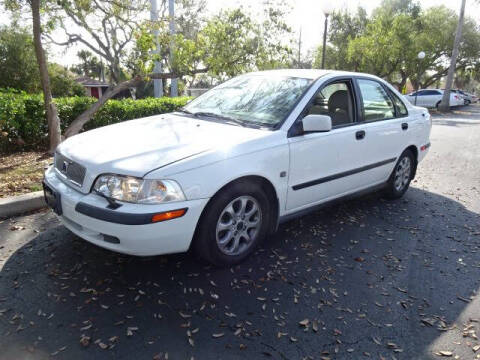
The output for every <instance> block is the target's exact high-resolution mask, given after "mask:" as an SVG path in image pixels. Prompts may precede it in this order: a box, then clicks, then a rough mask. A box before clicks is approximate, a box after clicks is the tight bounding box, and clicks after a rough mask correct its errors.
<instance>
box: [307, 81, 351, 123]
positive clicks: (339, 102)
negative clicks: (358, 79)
mask: <svg viewBox="0 0 480 360" xmlns="http://www.w3.org/2000/svg"><path fill="white" fill-rule="evenodd" d="M310 114H313V115H328V116H330V118H331V119H332V126H333V127H335V126H340V125H345V124H349V123H352V122H353V101H352V92H351V90H350V83H349V82H336V83H333V84H328V85H327V86H325V87H324V88H322V89H321V90H319V91H318V92H317V93H316V94H315V96H314V98H313V102H312V104H311V105H310V107H309V108H308V109H307V115H310Z"/></svg>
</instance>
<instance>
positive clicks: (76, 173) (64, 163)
mask: <svg viewBox="0 0 480 360" xmlns="http://www.w3.org/2000/svg"><path fill="white" fill-rule="evenodd" d="M55 168H56V169H57V170H58V171H59V172H60V174H62V175H64V176H65V177H66V178H67V179H68V180H70V181H71V182H72V183H74V184H75V185H78V186H80V187H81V186H82V185H83V179H84V178H85V168H84V167H83V166H82V165H80V164H78V163H76V162H75V161H72V160H70V159H68V158H66V157H65V156H63V155H62V154H60V153H58V152H57V153H55Z"/></svg>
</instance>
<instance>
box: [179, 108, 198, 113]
mask: <svg viewBox="0 0 480 360" xmlns="http://www.w3.org/2000/svg"><path fill="white" fill-rule="evenodd" d="M176 111H177V112H181V113H184V114H189V115H195V114H194V113H192V112H191V111H188V110H187V109H184V108H180V109H177V110H176Z"/></svg>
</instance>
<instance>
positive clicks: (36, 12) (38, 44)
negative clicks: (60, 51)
mask: <svg viewBox="0 0 480 360" xmlns="http://www.w3.org/2000/svg"><path fill="white" fill-rule="evenodd" d="M30 4H31V10H32V22H33V43H34V46H35V55H36V58H37V63H38V68H39V71H40V82H41V84H42V90H43V100H44V103H45V111H46V113H47V123H48V136H49V140H50V147H49V152H50V153H53V152H54V151H55V149H56V148H57V146H58V144H60V142H61V130H60V119H59V118H58V113H57V107H56V106H55V103H54V102H53V101H52V93H51V90H50V78H49V76H48V68H47V60H46V57H45V51H44V50H43V44H42V24H41V18H40V0H31V3H30Z"/></svg>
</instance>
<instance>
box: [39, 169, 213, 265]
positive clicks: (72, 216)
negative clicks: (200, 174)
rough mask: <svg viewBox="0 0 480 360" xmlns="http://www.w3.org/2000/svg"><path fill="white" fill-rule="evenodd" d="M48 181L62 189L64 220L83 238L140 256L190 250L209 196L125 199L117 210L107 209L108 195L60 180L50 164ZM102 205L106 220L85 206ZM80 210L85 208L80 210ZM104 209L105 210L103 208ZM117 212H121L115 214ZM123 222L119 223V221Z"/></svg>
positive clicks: (121, 251)
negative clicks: (175, 214) (171, 214)
mask: <svg viewBox="0 0 480 360" xmlns="http://www.w3.org/2000/svg"><path fill="white" fill-rule="evenodd" d="M45 182H46V183H47V184H48V186H50V187H51V188H53V189H54V190H55V191H57V192H59V193H60V195H61V196H60V201H61V208H62V214H61V215H60V216H59V218H60V220H61V221H62V223H63V224H64V225H65V227H67V228H68V229H69V230H70V231H72V232H73V233H75V234H76V235H78V236H80V237H81V238H83V239H85V240H87V241H89V242H91V243H93V244H95V245H98V246H101V247H103V248H106V249H109V250H112V251H116V252H120V253H124V254H130V255H137V256H151V255H161V254H170V253H177V252H184V251H187V250H188V248H189V247H190V243H191V241H192V238H193V234H194V232H195V228H196V226H197V222H198V220H199V218H200V215H201V213H202V211H203V209H204V207H205V205H206V204H207V202H208V200H209V199H198V200H189V201H182V202H177V203H170V204H161V205H143V204H130V203H123V205H122V206H121V207H120V208H118V209H116V210H108V209H107V206H108V202H107V200H106V199H104V198H102V197H100V196H98V195H95V194H86V195H85V194H82V193H80V192H78V191H76V190H75V189H73V188H71V187H70V186H68V185H66V184H65V183H64V182H63V181H62V180H60V179H59V178H58V177H57V176H56V174H55V171H54V170H53V168H52V167H50V168H49V169H48V170H47V171H46V172H45ZM86 208H87V209H99V210H100V211H101V212H102V213H104V214H105V213H107V214H110V215H109V216H113V218H112V219H122V221H120V220H119V221H117V222H114V221H105V220H101V218H99V216H96V215H95V214H93V213H92V214H90V215H92V216H88V215H86V213H88V211H87V212H86V211H84V210H85V209H86ZM184 208H186V209H188V210H187V212H186V213H185V215H183V216H182V217H179V218H175V219H172V220H167V221H163V222H158V223H145V222H146V221H145V220H143V221H140V222H139V221H138V220H136V219H146V218H148V216H150V217H151V215H152V214H155V213H161V212H166V211H172V210H176V209H184ZM82 209H83V211H82ZM77 210H80V211H82V212H83V213H82V212H79V211H77ZM103 210H105V211H103ZM115 212H118V215H119V216H115ZM119 222H120V223H119Z"/></svg>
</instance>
